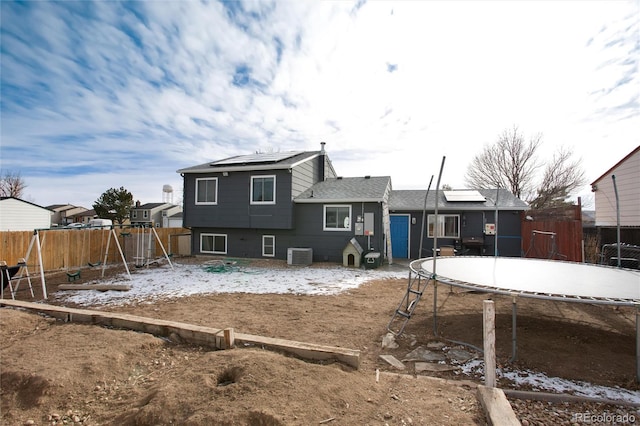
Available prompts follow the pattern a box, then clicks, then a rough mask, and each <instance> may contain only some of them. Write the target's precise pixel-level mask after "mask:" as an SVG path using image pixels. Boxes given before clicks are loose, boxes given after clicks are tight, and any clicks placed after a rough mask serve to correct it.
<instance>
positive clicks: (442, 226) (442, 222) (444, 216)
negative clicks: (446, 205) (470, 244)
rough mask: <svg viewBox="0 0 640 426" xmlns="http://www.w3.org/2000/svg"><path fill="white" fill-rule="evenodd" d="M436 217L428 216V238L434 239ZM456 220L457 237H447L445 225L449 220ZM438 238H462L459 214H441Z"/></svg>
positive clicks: (439, 216)
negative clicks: (433, 229)
mask: <svg viewBox="0 0 640 426" xmlns="http://www.w3.org/2000/svg"><path fill="white" fill-rule="evenodd" d="M434 217H435V215H433V214H430V215H428V216H427V237H428V238H433V237H434V236H433V231H432V228H433V224H434ZM451 218H455V221H456V225H457V226H456V230H455V235H450V234H449V235H445V229H446V226H445V223H446V220H447V219H451ZM437 228H438V238H460V215H459V214H439V215H438V226H437Z"/></svg>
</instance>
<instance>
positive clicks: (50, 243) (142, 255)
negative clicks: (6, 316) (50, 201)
mask: <svg viewBox="0 0 640 426" xmlns="http://www.w3.org/2000/svg"><path fill="white" fill-rule="evenodd" d="M118 232H119V233H120V235H118ZM168 235H169V234H167V237H168ZM127 236H132V237H133V238H132V239H133V240H135V241H136V244H135V246H132V245H130V247H129V246H127V244H121V243H120V239H119V237H121V238H122V241H123V243H126V242H127V238H126V237H127ZM105 241H106V243H105ZM5 243H6V244H4V245H5V246H13V245H16V246H17V248H15V249H14V251H15V250H18V252H19V253H20V255H22V257H19V258H17V260H16V259H15V258H13V260H11V257H10V256H7V255H8V254H9V253H6V252H3V257H5V256H7V257H8V258H5V259H6V260H5V259H3V260H0V267H1V272H2V274H1V276H2V295H1V296H2V297H4V289H5V288H6V287H9V290H10V292H11V297H12V298H15V295H16V293H17V291H18V288H19V286H20V284H21V282H22V280H26V281H27V282H28V284H29V289H30V291H31V296H32V297H35V296H34V293H33V284H32V279H33V278H35V277H36V276H38V277H39V280H40V283H41V287H42V297H43V299H47V287H46V279H45V269H46V270H47V271H51V270H55V271H59V270H63V271H65V272H66V275H67V279H68V281H69V282H71V281H75V280H78V279H81V278H82V277H81V274H82V270H83V269H85V268H93V267H97V266H102V271H101V276H102V277H104V274H105V271H106V268H107V267H108V266H109V265H110V264H114V263H122V265H123V266H124V268H125V270H126V274H127V276H128V278H129V279H130V278H131V272H130V270H129V265H128V263H129V259H131V260H133V263H134V265H135V266H136V267H138V268H139V267H149V266H150V265H153V264H159V263H160V262H161V261H164V260H166V261H167V262H168V264H169V266H170V267H171V269H172V270H173V264H172V263H171V259H170V257H171V254H170V253H167V251H166V250H165V248H164V244H163V243H162V240H161V238H160V237H159V235H158V232H157V231H156V230H155V228H153V227H143V226H120V227H118V228H116V227H113V226H108V227H97V228H85V229H78V230H75V229H74V230H67V229H65V230H60V229H36V230H34V231H33V234H32V235H31V237H30V239H29V244H28V248H27V249H26V254H24V255H23V253H25V252H24V251H22V252H20V248H19V244H15V242H14V241H11V243H10V244H9V243H8V242H7V241H6V240H5ZM169 244H170V239H169ZM123 246H124V247H123ZM23 247H24V246H23ZM45 247H46V249H47V256H46V258H47V261H46V262H45V260H44V256H43V250H44V248H45ZM92 247H93V249H92ZM156 247H159V248H160V251H161V252H162V254H163V255H162V256H161V257H155V256H154V254H155V251H156V250H155V248H156ZM23 250H24V249H23ZM97 250H99V251H97ZM94 259H96V260H97V261H96V260H94ZM110 262H111V263H110ZM45 263H46V267H45ZM30 270H31V271H30ZM33 271H38V274H37V275H34V274H33ZM14 283H15V286H14Z"/></svg>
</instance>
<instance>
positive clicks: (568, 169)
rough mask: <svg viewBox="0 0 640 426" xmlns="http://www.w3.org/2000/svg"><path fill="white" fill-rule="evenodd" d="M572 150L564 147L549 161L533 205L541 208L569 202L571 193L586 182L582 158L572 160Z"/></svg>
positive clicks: (558, 205) (535, 207) (532, 202)
mask: <svg viewBox="0 0 640 426" xmlns="http://www.w3.org/2000/svg"><path fill="white" fill-rule="evenodd" d="M571 155H572V153H571V151H569V150H568V149H565V148H563V147H561V148H559V149H558V151H557V152H556V153H555V154H554V155H553V159H552V160H551V162H548V163H547V166H546V167H545V170H544V175H543V177H542V182H541V183H540V185H539V186H538V190H537V196H536V198H534V199H533V200H532V201H531V207H532V208H534V209H541V208H547V207H560V206H563V205H566V204H569V203H567V201H566V199H567V198H569V196H570V195H571V193H572V192H573V191H574V190H576V189H577V188H579V187H581V186H582V185H584V184H585V182H586V179H585V177H584V171H583V170H582V167H581V164H580V163H581V162H580V160H575V161H572V159H571Z"/></svg>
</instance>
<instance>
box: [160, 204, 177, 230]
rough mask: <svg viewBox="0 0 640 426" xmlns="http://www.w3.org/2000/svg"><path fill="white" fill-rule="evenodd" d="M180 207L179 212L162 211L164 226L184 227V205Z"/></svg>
mask: <svg viewBox="0 0 640 426" xmlns="http://www.w3.org/2000/svg"><path fill="white" fill-rule="evenodd" d="M178 207H179V208H180V211H179V212H177V213H173V214H169V212H166V214H165V212H164V211H163V212H162V228H182V207H181V206H178Z"/></svg>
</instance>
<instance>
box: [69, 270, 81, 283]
mask: <svg viewBox="0 0 640 426" xmlns="http://www.w3.org/2000/svg"><path fill="white" fill-rule="evenodd" d="M78 278H80V271H76V272H67V280H68V281H69V282H71V281H75V280H77V279H78Z"/></svg>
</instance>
